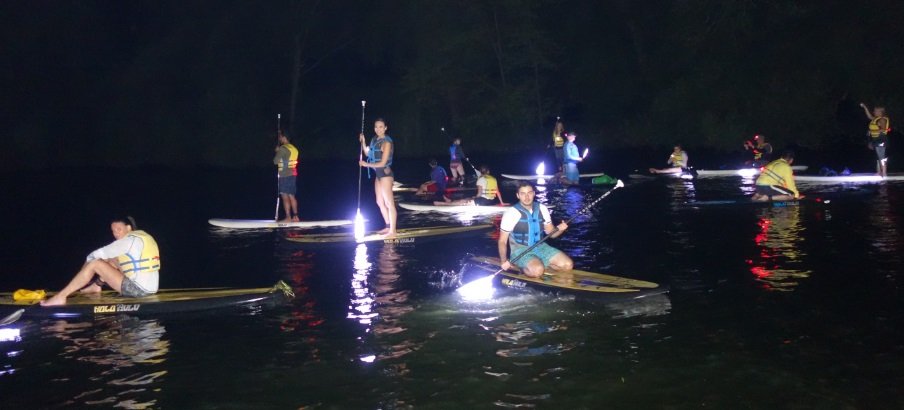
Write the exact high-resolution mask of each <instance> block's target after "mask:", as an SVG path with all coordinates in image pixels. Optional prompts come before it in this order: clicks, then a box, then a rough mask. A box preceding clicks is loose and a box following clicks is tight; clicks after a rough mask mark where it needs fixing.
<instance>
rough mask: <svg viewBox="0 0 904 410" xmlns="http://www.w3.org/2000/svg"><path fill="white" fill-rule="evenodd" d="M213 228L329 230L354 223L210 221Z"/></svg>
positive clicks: (256, 220)
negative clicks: (332, 227) (329, 228)
mask: <svg viewBox="0 0 904 410" xmlns="http://www.w3.org/2000/svg"><path fill="white" fill-rule="evenodd" d="M207 222H208V223H210V224H211V225H213V226H218V227H221V228H231V229H264V228H327V227H331V226H344V225H351V224H352V223H353V221H352V220H350V219H334V220H325V221H301V222H281V221H274V220H272V219H216V218H215V219H208V220H207Z"/></svg>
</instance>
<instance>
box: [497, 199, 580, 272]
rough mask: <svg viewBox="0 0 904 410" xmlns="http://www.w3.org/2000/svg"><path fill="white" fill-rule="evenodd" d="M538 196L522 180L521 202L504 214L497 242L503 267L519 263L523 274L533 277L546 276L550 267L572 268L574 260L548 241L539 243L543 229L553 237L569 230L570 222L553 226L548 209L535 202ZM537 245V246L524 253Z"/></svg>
mask: <svg viewBox="0 0 904 410" xmlns="http://www.w3.org/2000/svg"><path fill="white" fill-rule="evenodd" d="M535 195H536V192H535V190H534V186H533V185H532V184H531V183H530V182H528V181H520V182H519V183H518V191H517V192H516V196H517V197H518V203H517V204H515V206H513V207H511V208H509V209H508V210H506V211H505V213H504V214H503V215H502V223H501V224H500V232H499V242H498V246H499V260H500V261H502V264H501V268H502V269H505V270H508V269H511V267H512V266H517V267H518V268H520V269H521V272H522V273H524V274H525V275H527V276H530V277H532V278H537V277H540V276H541V275H543V272H544V271H545V270H546V268H547V267H548V268H550V269H552V270H553V271H556V272H567V271H570V270H571V269H572V268H573V266H574V263H573V262H572V260H571V258H570V257H569V256H568V255H566V254H565V253H564V252H562V251H560V250H558V249H556V248H553V247H552V246H549V245H547V244H546V243H545V242H544V243H540V244H537V242H539V241H540V238H541V232H542V233H545V234H546V235H549V237H550V238H556V237H558V236H560V235H562V233H563V232H565V230H566V229H568V224H566V223H565V222H564V221H563V222H560V223H559V225H558V226H553V224H552V218H551V217H550V216H549V209H547V208H546V206H545V205H543V204H541V203H539V202H535V201H534V196H535ZM534 244H537V246H535V247H534V248H533V249H530V252H529V253H527V254H525V255H522V253H523V252H524V251H525V250H527V249H528V248H529V247H531V246H532V245H534ZM509 246H511V251H512V258H511V260H509V258H508V251H509ZM512 261H514V262H512Z"/></svg>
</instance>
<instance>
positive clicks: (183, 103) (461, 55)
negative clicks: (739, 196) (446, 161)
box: [0, 0, 904, 167]
mask: <svg viewBox="0 0 904 410" xmlns="http://www.w3.org/2000/svg"><path fill="white" fill-rule="evenodd" d="M5 8H6V10H5V12H4V13H2V17H0V19H2V20H0V23H2V24H0V26H2V27H0V30H2V34H3V36H4V38H6V39H8V41H7V42H6V43H7V44H6V50H5V52H4V53H3V57H2V58H3V59H4V63H3V64H2V65H0V81H2V82H3V88H4V90H5V91H6V92H5V93H4V98H3V110H2V111H3V114H2V115H3V118H2V119H3V122H4V123H5V124H7V126H6V127H4V130H5V132H4V134H5V135H4V145H5V148H4V149H3V150H2V152H3V154H0V160H2V163H3V164H4V166H6V167H20V166H32V167H34V166H37V167H41V166H59V165H64V166H69V165H71V166H80V165H101V166H108V165H112V166H121V165H144V164H150V165H165V166H193V165H215V166H252V165H260V166H267V165H268V161H269V156H270V152H272V147H273V144H274V143H275V139H274V137H275V130H276V114H277V113H280V114H281V115H282V124H281V125H282V126H283V128H285V129H287V130H289V131H290V132H291V135H292V137H293V139H294V140H295V141H296V142H298V143H299V145H300V146H301V149H302V155H304V156H309V157H343V156H348V157H353V156H355V155H356V154H357V153H356V145H355V140H356V134H357V132H358V131H359V127H360V101H361V100H367V101H368V103H367V117H368V119H369V120H372V119H373V118H374V117H376V116H378V115H379V116H384V117H386V118H387V119H388V120H389V125H390V133H391V134H393V135H396V136H397V137H398V140H399V143H398V152H399V155H403V156H424V155H439V154H441V153H442V152H443V150H444V148H445V146H446V145H447V143H448V139H449V138H450V137H452V136H461V137H463V138H464V140H465V144H466V146H467V147H468V148H469V149H470V150H481V151H487V152H502V151H511V150H519V149H525V150H526V149H536V148H537V147H540V148H541V149H542V147H543V146H545V144H546V143H547V142H548V141H547V140H548V139H549V134H550V131H551V128H552V124H553V122H554V120H555V118H556V117H557V116H562V117H563V119H564V120H565V121H566V124H567V127H568V129H569V130H572V131H575V132H577V133H578V134H579V135H580V136H581V139H582V141H584V142H585V143H587V144H590V145H593V146H604V147H655V148H656V149H661V148H662V147H664V146H668V145H671V144H674V143H676V142H682V143H683V144H685V145H686V146H690V147H696V148H706V149H709V150H716V151H719V150H722V151H731V150H735V149H737V148H738V147H739V143H740V141H741V140H743V139H745V138H748V137H749V136H750V135H752V134H753V133H765V134H766V135H769V136H770V137H771V139H772V140H773V141H774V142H775V143H776V144H777V145H783V144H784V145H787V144H796V145H799V146H803V147H808V148H811V149H835V148H838V147H843V146H846V145H853V144H859V143H860V141H861V139H862V137H863V131H864V128H865V121H866V120H865V118H864V117H863V116H862V113H861V112H860V111H859V110H860V109H859V108H858V107H857V104H858V103H859V102H860V101H864V102H866V103H867V104H869V105H870V106H872V105H875V104H882V105H885V106H886V107H887V108H888V111H889V112H890V114H891V117H892V125H894V124H895V123H896V119H897V118H901V116H902V115H904V110H902V107H904V101H902V97H901V96H902V86H904V81H902V78H901V77H902V74H901V73H902V72H901V70H899V69H898V67H899V66H901V63H902V56H904V54H902V48H904V42H902V41H900V39H901V38H904V36H902V34H904V33H902V31H904V29H902V27H904V26H902V24H901V23H902V16H904V4H902V3H900V2H892V1H865V2H859V3H852V2H847V1H838V0H828V1H816V0H812V1H798V2H788V1H754V0H739V1H727V2H726V1H717V0H698V1H656V0H654V1H648V2H637V1H631V0H612V1H603V2H591V1H575V0H497V1H483V0H473V1H468V0H435V1H400V0H379V1H368V2H362V1H348V0H330V1H324V0H310V1H271V2H250V1H180V2H156V1H153V2H152V1H138V2H103V1H96V2H74V1H73V2H57V1H52V2H51V1H37V2H16V3H10V4H7V5H5ZM366 128H368V129H369V128H370V123H369V122H368V124H367V125H366ZM441 128H445V129H446V130H447V132H446V133H443V132H441V131H440V129H441Z"/></svg>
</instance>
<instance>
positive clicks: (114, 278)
mask: <svg viewBox="0 0 904 410" xmlns="http://www.w3.org/2000/svg"><path fill="white" fill-rule="evenodd" d="M94 275H99V276H100V278H101V280H103V281H104V282H105V283H106V284H108V285H110V287H111V288H113V289H115V290H116V291H117V292H118V291H119V290H120V289H121V287H122V278H123V275H122V272H120V271H119V269H116V268H115V267H114V266H112V265H110V264H109V263H107V262H106V261H104V260H100V259H95V260H93V261H91V262H88V263H86V264H84V265H83V266H82V269H81V270H79V271H78V273H76V274H75V277H73V278H72V280H71V281H69V284H68V285H66V287H64V288H63V290H61V291H59V292H58V293H57V294H56V295H53V297H51V298H50V299H47V300H45V301H42V302H41V306H57V305H65V304H66V298H67V297H69V295H71V294H72V293H73V292H75V291H77V290H79V289H81V288H83V287H85V285H87V284H88V283H89V282H91V279H93V278H94Z"/></svg>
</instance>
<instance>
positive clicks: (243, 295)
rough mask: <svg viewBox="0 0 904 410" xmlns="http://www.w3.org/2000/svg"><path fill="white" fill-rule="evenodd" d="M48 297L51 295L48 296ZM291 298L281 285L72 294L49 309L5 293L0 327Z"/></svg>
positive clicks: (0, 301)
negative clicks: (138, 293)
mask: <svg viewBox="0 0 904 410" xmlns="http://www.w3.org/2000/svg"><path fill="white" fill-rule="evenodd" d="M50 296H53V293H49V294H48V295H47V297H50ZM294 297H295V294H294V293H293V292H292V289H291V288H290V287H289V285H287V284H286V283H285V282H283V281H279V282H277V283H276V285H274V286H273V287H270V288H253V289H233V288H206V289H160V290H159V291H158V292H157V293H155V294H153V295H150V296H145V297H140V298H129V297H125V296H122V295H120V294H119V293H118V292H115V291H104V292H101V293H100V294H93V295H88V294H79V293H74V294H72V295H71V296H70V297H69V298H68V299H67V300H66V304H65V305H62V306H48V307H44V306H41V305H40V304H39V301H16V300H14V299H13V296H12V293H9V292H6V293H0V325H7V324H9V323H12V322H14V321H15V319H18V318H19V317H26V318H58V319H62V318H73V317H83V316H84V317H90V316H108V315H115V314H120V313H126V314H130V315H131V314H134V315H144V314H149V315H154V314H169V313H186V312H193V311H200V310H210V309H223V308H229V307H240V306H263V305H276V304H279V303H282V302H285V301H287V300H290V299H292V298H294ZM13 318H14V319H13ZM10 319H13V320H10ZM4 322H7V323H4Z"/></svg>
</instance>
